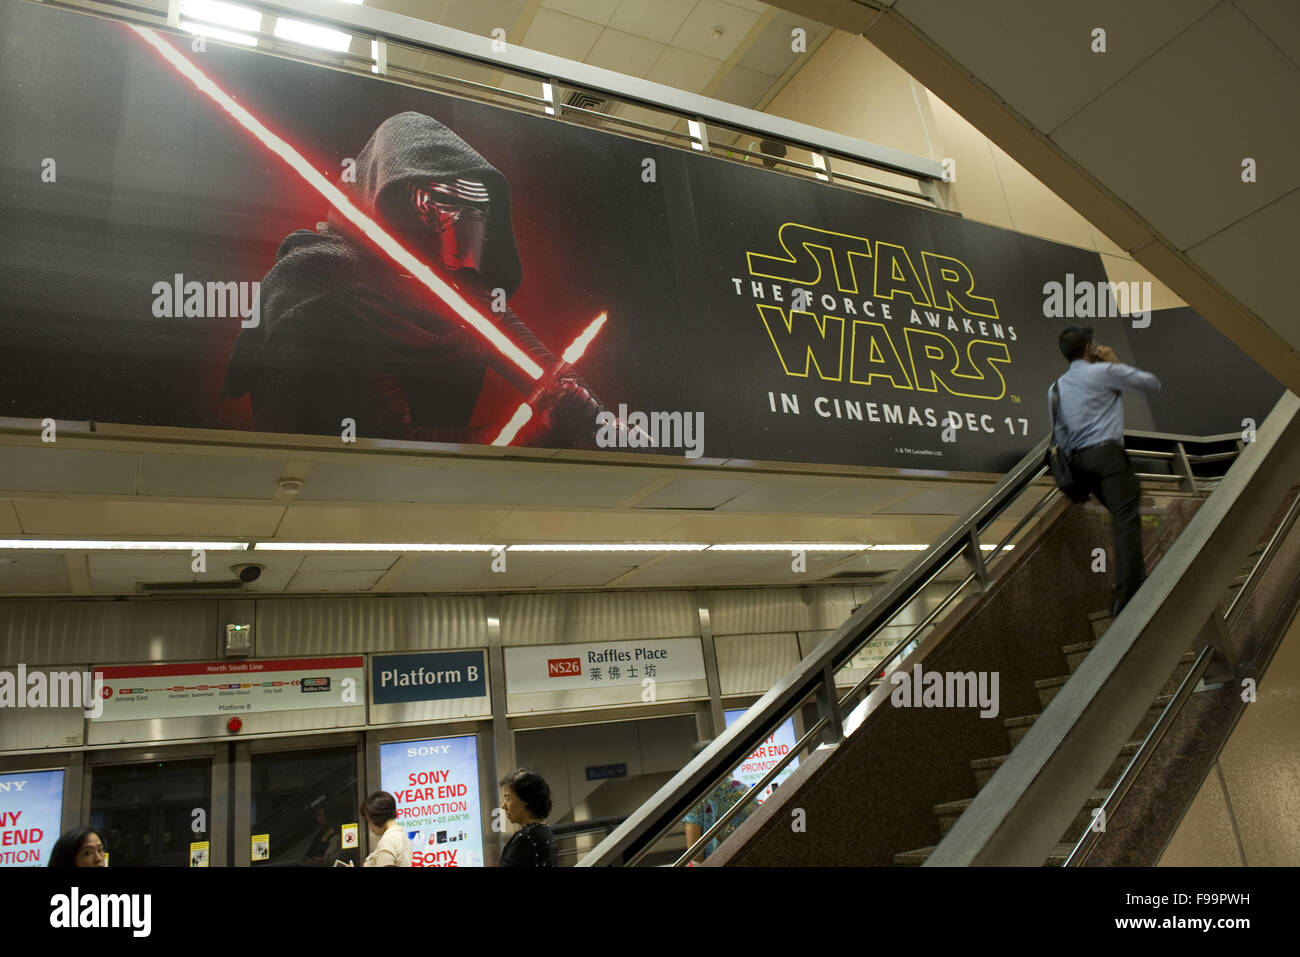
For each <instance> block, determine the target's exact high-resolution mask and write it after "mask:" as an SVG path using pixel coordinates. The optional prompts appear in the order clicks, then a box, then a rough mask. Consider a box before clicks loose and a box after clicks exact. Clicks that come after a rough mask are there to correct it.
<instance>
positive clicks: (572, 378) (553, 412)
mask: <svg viewBox="0 0 1300 957" xmlns="http://www.w3.org/2000/svg"><path fill="white" fill-rule="evenodd" d="M604 411H605V407H604V406H603V405H602V404H601V402H600V400H599V399H597V398H596V396H595V394H594V393H593V392H592V391H591V387H590V386H588V385H587V383H586V382H584V381H583V380H582V378H581V377H580V376H579V375H577V374H576V373H573V372H566V373H564V374H563V375H561V376H560V377H559V378H558V379H557V380H556V381H555V383H554V385H553V386H551V387H550V388H548V389H546V390H545V391H544V392H543V393H542V397H541V398H540V399H539V400H538V401H537V402H536V403H534V405H533V417H532V418H531V419H530V420H529V421H528V424H527V425H525V426H524V427H523V428H522V429H521V430H520V432H519V436H518V438H517V439H516V441H515V443H514V444H516V445H524V446H538V447H541V448H578V449H595V448H597V445H596V432H597V430H598V429H599V428H600V425H599V423H598V422H597V421H596V416H597V415H599V414H600V413H601V412H604Z"/></svg>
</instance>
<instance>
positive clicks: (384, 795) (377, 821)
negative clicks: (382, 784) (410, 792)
mask: <svg viewBox="0 0 1300 957" xmlns="http://www.w3.org/2000/svg"><path fill="white" fill-rule="evenodd" d="M361 816H362V817H363V818H365V820H366V823H367V824H369V825H370V833H371V834H373V835H374V836H375V837H377V838H379V843H378V844H377V845H376V847H375V849H374V850H373V851H371V852H370V856H369V857H367V858H366V859H365V860H364V861H362V862H361V866H362V867H410V866H411V842H410V840H408V839H407V837H406V832H405V831H404V830H402V826H401V825H400V824H398V823H397V802H396V801H395V800H394V799H393V796H392V795H391V794H389V793H388V792H387V791H376V792H375V793H374V794H372V795H370V797H368V798H366V799H365V801H364V802H362V805H361Z"/></svg>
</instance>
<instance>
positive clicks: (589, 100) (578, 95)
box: [564, 90, 610, 113]
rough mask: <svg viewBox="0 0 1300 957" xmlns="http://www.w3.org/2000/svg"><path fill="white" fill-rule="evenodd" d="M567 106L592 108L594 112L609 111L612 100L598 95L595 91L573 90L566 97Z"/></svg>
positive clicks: (565, 103)
mask: <svg viewBox="0 0 1300 957" xmlns="http://www.w3.org/2000/svg"><path fill="white" fill-rule="evenodd" d="M564 105H565V106H576V107H577V108H578V109H580V110H590V111H591V112H593V113H608V112H609V107H610V102H609V100H607V99H605V98H604V97H603V96H597V95H596V94H595V93H584V92H583V91H582V90H573V91H572V92H570V93H569V95H568V96H566V97H565V98H564Z"/></svg>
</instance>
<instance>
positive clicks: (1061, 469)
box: [1047, 380, 1090, 502]
mask: <svg viewBox="0 0 1300 957" xmlns="http://www.w3.org/2000/svg"><path fill="white" fill-rule="evenodd" d="M1058 381H1059V380H1058ZM1060 415H1061V397H1060V395H1059V394H1058V392H1057V388H1056V383H1055V382H1053V383H1052V444H1051V446H1050V447H1049V448H1048V450H1047V467H1048V469H1050V470H1051V473H1052V478H1054V479H1056V487H1057V488H1059V489H1060V490H1061V491H1062V492H1064V493H1065V494H1066V495H1067V496H1068V497H1069V499H1070V501H1072V502H1086V501H1088V496H1089V495H1090V492H1089V491H1088V489H1086V488H1084V487H1082V486H1081V485H1080V483H1079V482H1078V480H1077V479H1075V477H1074V472H1073V471H1071V469H1070V460H1069V458H1067V457H1066V455H1065V453H1064V452H1062V451H1061V450H1060V449H1058V448H1057V447H1056V420H1057V419H1058V418H1059V417H1060Z"/></svg>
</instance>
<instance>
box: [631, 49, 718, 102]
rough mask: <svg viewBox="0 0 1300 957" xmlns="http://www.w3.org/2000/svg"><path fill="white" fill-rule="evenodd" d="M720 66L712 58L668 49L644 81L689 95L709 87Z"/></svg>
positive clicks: (686, 51)
mask: <svg viewBox="0 0 1300 957" xmlns="http://www.w3.org/2000/svg"><path fill="white" fill-rule="evenodd" d="M720 66H722V61H721V60H719V59H716V58H714V57H707V56H700V55H699V54H698V53H691V52H690V51H689V50H680V49H678V48H677V47H668V48H667V49H666V50H664V52H663V56H661V57H659V59H658V60H656V61H655V65H654V66H653V67H651V69H650V72H649V73H647V74H646V79H647V80H652V81H654V82H655V83H663V84H665V85H667V86H672V87H676V88H677V89H679V90H686V91H688V92H690V93H700V92H702V91H703V90H704V88H705V87H706V86H708V85H709V81H710V80H712V79H713V77H714V75H715V74H716V73H717V72H718V67H720Z"/></svg>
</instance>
